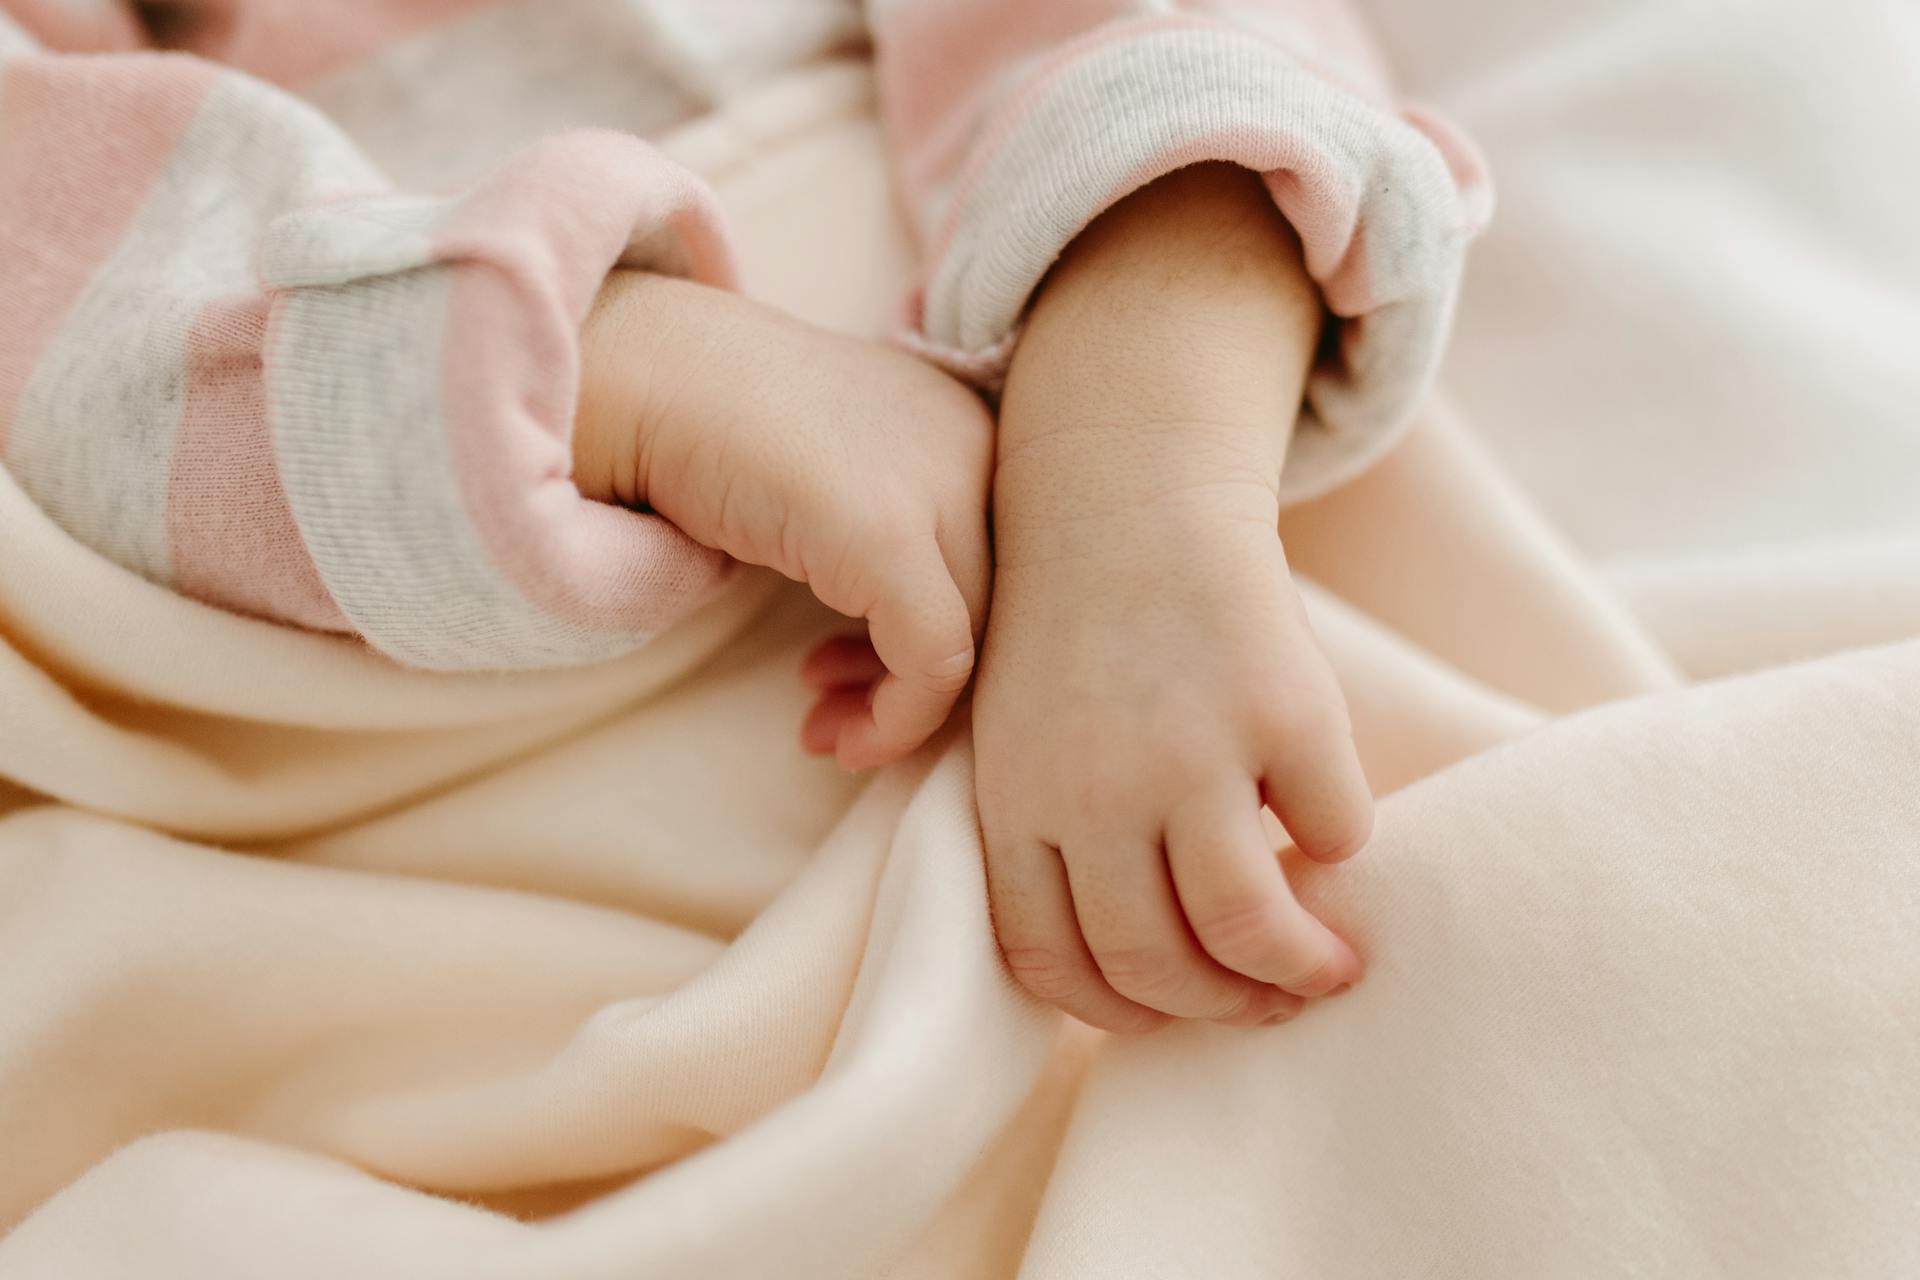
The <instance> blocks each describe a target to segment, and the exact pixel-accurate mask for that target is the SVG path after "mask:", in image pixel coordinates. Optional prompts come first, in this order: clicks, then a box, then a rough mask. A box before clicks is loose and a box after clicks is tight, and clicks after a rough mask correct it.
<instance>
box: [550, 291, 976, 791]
mask: <svg viewBox="0 0 1920 1280" xmlns="http://www.w3.org/2000/svg"><path fill="white" fill-rule="evenodd" d="M583 344H584V357H583V371H582V387H581V401H580V406H579V411H578V413H577V415H576V427H575V438H574V464H575V465H574V471H575V482H576V484H578V485H579V487H580V490H581V492H582V493H583V494H585V495H586V496H587V497H590V498H597V499H601V500H603V501H609V502H618V503H622V504H624V505H628V506H638V505H641V504H645V505H647V506H650V507H652V508H653V509H654V510H655V511H658V512H659V513H660V514H661V515H663V516H665V517H666V518H667V519H669V520H671V521H673V523H674V524H675V525H677V526H678V527H679V528H680V529H681V530H682V531H684V532H685V533H686V534H687V535H688V536H689V537H691V538H693V539H694V540H695V541H697V542H700V543H702V544H703V545H706V546H709V547H713V548H716V549H718V550H720V551H724V552H726V553H727V554H728V555H730V556H732V557H734V558H735V559H737V560H742V561H745V562H747V563H749V564H757V565H765V566H767V567H769V568H772V569H776V570H778V571H779V572H781V573H783V574H785V575H786V576H788V577H789V578H793V579H794V580H796V581H799V582H804V583H806V584H807V585H808V587H810V588H811V589H812V591H813V593H814V595H816V596H817V597H819V599H820V601H821V602H822V603H823V604H825V605H827V606H828V607H829V608H832V609H835V610H837V611H838V612H840V613H843V614H846V615H848V616H849V617H855V618H864V619H866V620H867V622H868V625H869V631H870V635H871V648H868V647H867V645H866V642H858V643H855V642H843V643H841V644H840V645H839V646H838V647H837V648H836V647H835V646H832V645H829V646H827V647H826V649H825V650H823V653H824V654H825V657H824V662H825V666H826V668H830V669H831V670H830V672H829V674H834V675H837V676H841V677H843V678H840V679H837V680H835V681H833V682H831V683H832V685H833V688H834V689H835V690H836V692H835V693H834V694H831V695H830V696H829V697H828V699H827V700H826V702H824V703H823V705H822V707H821V708H819V709H816V712H815V714H814V716H813V717H811V718H810V720H809V724H808V728H807V735H808V742H809V745H810V746H812V747H814V748H815V749H817V750H830V751H832V752H834V754H836V755H837V756H838V757H839V759H840V761H841V762H842V763H843V764H846V765H847V766H849V767H853V768H863V767H867V766H871V765H876V764H881V763H885V762H887V761H889V760H893V759H897V758H899V757H900V756H902V755H905V754H906V753H908V752H909V751H911V750H913V749H914V748H915V747H917V746H919V745H920V744H921V743H922V742H924V741H925V740H926V739H927V737H928V736H929V735H931V734H932V733H933V731H934V730H935V729H938V728H939V727H940V725H941V724H942V723H943V722H944V721H945V720H946V718H947V714H948V712H949V711H951V710H952V707H953V704H954V701H955V700H956V699H957V698H958V697H959V696H960V691H961V690H962V689H963V688H965V686H966V684H967V680H968V678H969V677H970V676H971V675H972V673H973V664H974V651H975V646H976V641H977V638H978V635H979V629H980V627H981V626H982V625H983V624H984V620H985V615H986V601H987V592H988V588H989V574H990V570H989V563H988V554H987V533H986V506H987V490H988V484H989V480H990V468H991V466H992V456H993V424H992V420H991V418H990V417H989V415H988V413H987V411H986V409H985V407H984V406H983V405H982V404H981V402H980V400H979V398H978V397H977V396H975V395H974V394H973V393H972V392H971V391H969V390H967V389H966V388H965V387H962V386H961V385H960V384H958V383H956V382H954V381H953V380H952V379H950V378H948V377H947V376H946V375H945V374H943V373H941V372H939V371H938V370H936V369H934V368H933V367H931V366H930V365H927V364H926V363H924V362H923V361H920V360H918V359H916V358H914V357H913V356H911V355H908V354H907V353H905V352H903V351H898V350H895V349H893V348H891V347H887V346H884V345H882V344H880V343H877V342H869V341H863V340H861V339H857V338H850V337H845V336H842V335H839V334H834V333H829V332H827V331H826V330H823V329H818V328H815V327H813V326H811V325H808V324H805V323H803V322H801V321H799V320H796V319H794V318H792V317H790V316H787V315H785V314H784V313H781V312H779V311H776V310H774V309H772V308H769V307H766V306H764V305H762V304H759V303H756V302H753V301H751V300H749V299H747V298H743V297H741V296H739V295H736V294H731V293H727V292H724V291H721V290H717V289H711V288H708V287H705V286H702V285H697V284H691V283H688V282H686V281H682V280H674V279H668V278H664V277H659V276H650V275H643V274H640V273H637V272H628V271H616V272H614V273H613V275H612V276H610V277H609V278H608V281H607V284H606V285H605V286H604V287H603V288H602V290H601V293H600V297H599V299H598V301H597V302H596V304H595V307H594V311H593V314H592V316H591V317H590V318H589V319H588V321H587V324H586V326H585V329H584V331H583ZM836 653H838V654H839V655H840V656H839V658H838V659H837V661H838V663H839V665H838V666H837V667H836V666H835V665H834V664H835V661H836V659H835V657H834V655H835V654H836ZM876 654H877V658H875V657H874V656H873V655H876ZM862 655H865V656H864V657H863V656H862ZM812 662H813V665H812V671H813V673H814V674H815V675H816V677H817V676H818V673H819V672H820V671H821V670H822V669H823V668H822V662H823V658H822V657H821V656H819V655H816V657H815V658H814V659H813V660H812ZM850 663H851V664H856V665H860V666H861V670H860V671H859V672H858V673H855V672H852V671H851V669H850V668H849V666H848V664H850ZM867 664H872V668H873V669H869V668H868V665H867ZM856 675H857V676H858V678H857V679H856V678H855V676H856ZM869 684H871V687H870V688H869V687H867V686H868V685H869Z"/></svg>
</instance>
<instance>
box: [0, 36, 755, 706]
mask: <svg viewBox="0 0 1920 1280" xmlns="http://www.w3.org/2000/svg"><path fill="white" fill-rule="evenodd" d="M34 34H35V36H36V37H42V38H44V35H45V32H44V31H36V32H35V33H34ZM615 264H624V265H630V266H640V267H647V268H651V269H655V270H660V271H664V272H671V273H675V274H682V275H688V276H692V277H694V278H697V279H701V280H705V281H709V282H712V283H719V284H725V283H728V282H730V280H731V278H732V266H731V257H730V252H729V249H728V247H727V244H726V242H725V239H724V237H723V233H722V230H721V227H720V220H719V215H718V212H717V208H716V206H715V204H714V201H713V199H712V197H711V195H710V193H708V192H707V191H706V189H705V188H704V187H703V186H701V185H700V184H699V183H698V182H697V181H696V180H695V179H694V178H693V177H692V176H691V175H689V174H687V173H686V172H684V171H683V170H681V169H679V168H677V167H675V166H673V165H671V164H670V163H668V162H667V161H666V160H665V159H663V158H662V157H660V156H659V155H658V154H657V153H655V152H654V151H653V150H651V149H650V148H649V147H647V146H646V145H645V144H644V143H642V142H640V141H638V140H636V139H633V138H630V137H627V136H624V135H616V134H611V133H598V132H577V133H571V134H563V135H560V136H558V137H555V138H551V139H549V140H546V141H544V142H541V143H539V144H537V145H535V146H533V147H532V148H530V149H528V150H526V151H524V152H522V153H520V154H519V155H517V156H516V157H514V158H512V159H511V160H510V161H509V162H508V163H506V164H505V165H504V167H502V168H501V169H499V170H498V171H497V172H495V173H494V174H493V175H492V176H491V177H489V178H487V179H486V180H484V181H482V182H480V183H478V184H477V185H475V186H473V187H472V188H471V189H468V190H465V191H461V192H458V193H455V194H452V195H447V196H431V197H429V196H421V195H409V194H404V193H399V192H395V191H392V190H390V189H388V188H387V187H386V185H385V184H384V182H383V180H382V178H381V177H380V175H379V174H378V173H377V172H375V171H374V169H373V168H372V166H371V165H369V164H368V163H367V162H366V161H365V160H364V159H363V158H362V156H361V155H360V154H359V153H358V152H357V151H356V150H355V149H354V147H353V146H352V144H351V143H350V142H349V141H347V140H346V139H345V138H344V137H343V136H342V135H341V134H340V133H339V131H338V130H337V129H335V128H334V127H333V126H332V125H331V124H330V123H329V122H328V121H327V120H325V119H324V118H323V117H321V116H320V115H318V114H317V113H315V112H314V111H312V110H311V109H310V108H308V107H306V106H305V105H304V104H302V103H300V102H299V101H298V100H297V99H294V98H292V97H290V96H288V95H286V94H284V93H282V92H280V91H278V90H276V89H274V88H272V87H270V86H268V85H266V84H264V83H262V82H260V81H257V80H253V79H251V78H249V77H247V76H244V75H242V74H240V73H237V72H234V71H231V70H225V69H222V68H220V67H218V66H216V65H214V64H211V63H207V62H204V61H201V60H198V59H194V58H189V57H184V56H180V55H173V54H153V53H139V52H131V53H100V54H92V55H85V56H80V55H69V54H61V53H49V52H46V51H45V44H44V43H41V41H40V40H37V39H29V38H28V36H27V34H26V31H25V29H24V28H22V27H19V26H10V25H9V24H7V22H6V19H4V18H3V17H0V280H5V281H6V282H7V286H8V298H7V304H8V305H7V306H6V307H5V308H4V310H0V462H3V463H4V465H5V466H6V468H7V469H8V471H9V472H11V473H12V475H13V476H14V477H15V478H16V479H17V481H18V483H19V484H20V485H21V487H22V488H23V489H24V490H26V492H28V493H29V494H30V495H31V496H32V497H33V498H34V499H35V501H36V502H37V503H38V504H39V505H40V506H41V507H42V508H43V509H44V510H45V511H46V512H47V513H48V514H49V515H50V516H51V517H52V518H53V519H54V520H56V521H57V522H58V523H60V524H61V525H62V526H63V527H64V528H65V529H67V530H68V531H69V532H70V533H71V534H72V535H73V536H74V537H75V538H76V539H78V540H80V541H82V542H84V543H86V544H88V545H90V546H91V547H93V548H94V549H95V550H97V551H99V552H100V553H102V554H103V555H106V556H108V557H110V558H112V559H113V560H115V561H117V562H118V563H120V564H122V565H124V566H125V567H127V568H129V569H131V570H134V571H135V572H138V573H140V574H142V575H143V576H145V577H147V578H149V579H151V580H153V581H155V582H159V583H162V584H164V585H167V586H169V587H172V588H174V589H176V590H178V591H180V592H182V593H184V594H187V595H189V596H193V597H196V598H198V599H201V600H203V601H207V602H209V603H212V604H215V605H219V606H222V607H225V608H228V609H232V610H235V611H239V612H243V613H248V614H253V615H256V616H260V617H265V618H269V619H273V620H277V621H282V622H289V623H294V624H297V625H301V626H305V627H310V628H316V629H322V630H331V631H338V632H347V633H357V634H358V635H360V636H362V637H364V638H365V640H366V641H367V642H368V643H370V644H371V645H373V646H374V647H376V648H378V649H379V650H381V651H383V652H385V653H387V654H388V655H390V656H392V657H394V658H395V659H397V660H399V661H402V662H405V663H408V664H410V665H416V666H422V667H429V668H444V669H482V670H484V669H505V668H526V667H540V666H553V665H562V664H569V663H577V662H583V661H589V660H593V659H597V658H602V657H606V656H611V655H613V654H616V653H619V652H623V651H625V650H627V649H630V648H632V647H633V646H635V645H637V644H639V643H641V642H642V641H644V640H645V639H646V637H647V636H648V635H650V634H652V633H654V632H655V631H657V630H659V629H660V628H661V627H663V626H665V625H666V624H667V623H668V622H669V621H671V620H672V619H673V618H674V617H676V616H677V615H678V614H680V613H681V612H683V611H685V610H686V609H688V608H689V607H691V605H692V604H693V603H695V602H696V601H697V600H698V599H699V598H700V597H702V596H703V595H704V594H706V593H707V592H708V590H709V589H710V588H711V587H712V586H713V585H714V584H715V583H716V582H717V580H718V579H719V578H720V576H721V575H722V574H723V573H724V572H725V565H724V563H723V561H722V559H721V558H720V557H719V556H717V555H716V554H715V553H712V552H709V551H707V550H706V549H704V548H702V547H699V546H697V545H696V544H694V543H692V542H691V541H690V540H689V539H687V538H686V537H685V536H684V535H682V534H681V533H680V532H679V531H678V530H676V529H675V528H673V527H672V526H671V525H670V524H668V523H667V522H666V521H664V520H662V519H660V518H658V517H656V516H652V515H647V514H641V513H635V512H630V511H623V510H619V509H616V508H613V507H609V506H605V505H602V504H599V503H593V502H589V501H586V500H584V499H583V498H581V496H580V495H579V493H578V491H577V490H576V489H575V487H574V485H573V483H572V481H571V478H570V474H571V473H570V468H571V456H572V450H571V442H570V432H571V428H572V419H573V408H574V398H575V394H576V390H577V383H578V363H579V350H578V332H579V325H580V322H581V320H582V319H583V317H584V316H585V314H586V312H587V310H588V308H589V306H590V305H591V302H592V299H593V297H594V295H595V293H596V291H597V290H598V287H599V285H600V283H601V282H602V280H603V279H604V278H605V276H606V273H607V271H608V270H609V269H610V268H611V267H612V266H614V265H615Z"/></svg>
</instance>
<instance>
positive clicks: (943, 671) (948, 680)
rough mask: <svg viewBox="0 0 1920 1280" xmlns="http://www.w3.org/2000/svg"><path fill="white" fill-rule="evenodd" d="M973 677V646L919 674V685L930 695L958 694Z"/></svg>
mask: <svg viewBox="0 0 1920 1280" xmlns="http://www.w3.org/2000/svg"><path fill="white" fill-rule="evenodd" d="M972 676H973V646H972V645H971V644H969V645H968V646H967V647H966V648H964V649H962V650H960V651H959V652H957V653H955V654H953V655H951V656H950V657H946V658H943V659H941V660H940V661H939V662H936V663H934V664H932V665H931V666H929V667H928V668H927V669H926V670H925V671H923V672H921V674H920V683H921V684H922V685H923V686H924V687H925V688H926V689H927V690H928V691H929V692H931V693H958V692H960V690H962V689H964V688H966V687H967V681H968V680H969V679H971V678H972Z"/></svg>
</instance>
